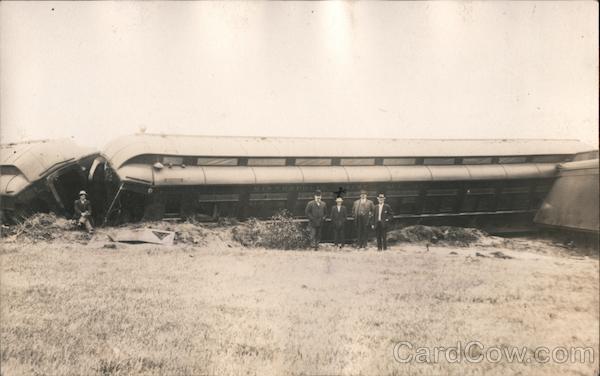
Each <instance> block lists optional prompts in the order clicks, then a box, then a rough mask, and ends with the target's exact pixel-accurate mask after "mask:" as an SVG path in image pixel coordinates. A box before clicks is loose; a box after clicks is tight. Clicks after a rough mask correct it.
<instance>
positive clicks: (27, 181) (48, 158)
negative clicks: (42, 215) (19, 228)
mask: <svg viewBox="0 0 600 376" xmlns="http://www.w3.org/2000/svg"><path fill="white" fill-rule="evenodd" d="M97 156H98V152H97V151H96V150H94V149H91V148H84V147H81V146H78V145H77V144H75V143H74V142H73V141H72V140H70V139H60V140H41V141H28V142H18V143H10V144H3V145H0V207H1V209H2V222H6V221H10V220H11V219H14V218H15V217H20V216H27V215H29V214H31V213H34V212H48V211H54V212H57V213H60V214H63V215H66V216H71V215H72V213H73V202H74V200H75V199H77V193H78V192H79V190H81V189H85V188H86V185H87V181H88V172H89V168H90V166H91V164H92V162H93V160H94V159H95V158H96V157H97ZM97 206H99V207H102V205H101V204H100V203H98V205H97Z"/></svg>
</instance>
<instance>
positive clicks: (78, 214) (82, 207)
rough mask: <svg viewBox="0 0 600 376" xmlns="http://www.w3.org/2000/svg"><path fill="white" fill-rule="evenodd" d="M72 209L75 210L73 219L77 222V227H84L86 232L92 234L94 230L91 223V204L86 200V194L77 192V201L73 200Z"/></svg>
mask: <svg viewBox="0 0 600 376" xmlns="http://www.w3.org/2000/svg"><path fill="white" fill-rule="evenodd" d="M73 208H74V209H75V219H76V220H77V225H78V226H80V227H82V226H85V229H86V230H87V232H89V233H92V232H94V228H93V227H92V223H91V220H90V218H91V216H92V204H91V203H90V201H89V200H88V199H87V193H86V192H85V191H81V192H79V200H75V202H74V203H73Z"/></svg>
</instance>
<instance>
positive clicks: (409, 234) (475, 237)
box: [388, 225, 487, 248]
mask: <svg viewBox="0 0 600 376" xmlns="http://www.w3.org/2000/svg"><path fill="white" fill-rule="evenodd" d="M486 236H487V234H486V233H485V232H483V231H481V230H478V229H475V228H463V227H452V226H439V227H433V226H423V225H415V226H408V227H405V228H402V229H398V230H392V231H390V232H389V233H388V242H391V243H394V242H409V243H419V242H427V246H429V245H430V244H437V243H440V244H447V245H454V246H462V247H466V246H469V245H470V244H471V243H475V242H477V241H479V240H480V239H482V238H484V237H486ZM428 248H429V247H428Z"/></svg>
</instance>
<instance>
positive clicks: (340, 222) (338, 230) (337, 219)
mask: <svg viewBox="0 0 600 376" xmlns="http://www.w3.org/2000/svg"><path fill="white" fill-rule="evenodd" d="M343 201H344V199H342V198H341V197H338V198H336V199H335V206H334V207H333V208H331V215H330V216H329V217H330V218H331V225H332V227H333V244H334V245H335V246H336V247H340V248H342V247H343V245H344V240H345V239H344V228H345V227H346V219H347V217H348V213H347V210H346V207H345V206H344V205H342V202H343Z"/></svg>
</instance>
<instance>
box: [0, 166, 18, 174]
mask: <svg viewBox="0 0 600 376" xmlns="http://www.w3.org/2000/svg"><path fill="white" fill-rule="evenodd" d="M20 173H21V171H19V169H18V168H17V167H15V166H9V165H6V166H0V175H19V174H20Z"/></svg>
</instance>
